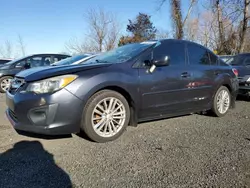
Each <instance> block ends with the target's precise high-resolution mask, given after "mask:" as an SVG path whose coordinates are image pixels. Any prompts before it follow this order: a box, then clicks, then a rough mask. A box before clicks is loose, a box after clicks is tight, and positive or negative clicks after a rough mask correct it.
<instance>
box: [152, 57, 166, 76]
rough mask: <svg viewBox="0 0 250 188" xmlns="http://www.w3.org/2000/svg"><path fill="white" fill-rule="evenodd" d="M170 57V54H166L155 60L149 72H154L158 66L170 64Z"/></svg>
mask: <svg viewBox="0 0 250 188" xmlns="http://www.w3.org/2000/svg"><path fill="white" fill-rule="evenodd" d="M169 61H170V58H169V56H165V57H164V58H162V59H156V60H153V62H152V64H151V67H150V68H149V70H148V71H149V72H150V73H153V72H154V70H155V68H156V67H163V66H168V65H169Z"/></svg>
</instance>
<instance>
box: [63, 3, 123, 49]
mask: <svg viewBox="0 0 250 188" xmlns="http://www.w3.org/2000/svg"><path fill="white" fill-rule="evenodd" d="M84 18H85V21H86V23H87V27H88V28H89V29H88V30H87V31H86V32H85V33H84V34H85V37H84V40H82V39H81V40H79V39H77V38H73V39H71V40H70V41H69V42H67V43H66V49H67V50H68V51H70V52H71V53H84V52H102V51H107V50H111V49H113V48H114V47H116V45H117V43H118V40H119V37H120V31H121V26H120V23H119V21H118V19H117V16H116V15H114V14H112V13H111V12H106V11H104V10H103V9H101V8H99V9H90V10H88V11H87V12H86V13H85V14H84Z"/></svg>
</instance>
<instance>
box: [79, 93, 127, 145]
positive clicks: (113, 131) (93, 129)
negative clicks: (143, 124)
mask: <svg viewBox="0 0 250 188" xmlns="http://www.w3.org/2000/svg"><path fill="white" fill-rule="evenodd" d="M129 119H130V109H129V105H128V102H127V100H126V99H125V98H124V97H123V96H122V95H121V94H120V93H118V92H115V91H112V90H102V91H100V92H97V93H96V94H94V95H93V96H92V97H91V98H90V99H89V100H88V102H87V104H86V106H85V108H84V111H83V116H82V123H81V129H82V130H83V131H84V132H85V133H86V135H87V136H88V137H89V138H90V139H91V140H93V141H96V142H108V141H112V140H115V139H116V138H118V137H119V136H120V135H121V134H122V133H123V132H124V130H125V128H126V127H127V126H128V123H129Z"/></svg>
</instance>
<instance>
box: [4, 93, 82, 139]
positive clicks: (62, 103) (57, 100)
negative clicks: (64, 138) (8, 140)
mask: <svg viewBox="0 0 250 188" xmlns="http://www.w3.org/2000/svg"><path fill="white" fill-rule="evenodd" d="M6 104H7V106H8V108H7V110H6V115H7V117H8V119H9V121H10V122H11V124H12V125H13V127H14V129H16V130H21V131H26V132H32V133H38V134H45V135H64V134H71V133H77V132H79V131H80V123H81V116H82V110H83V101H81V100H80V99H78V98H77V97H76V96H74V95H73V94H71V93H70V92H69V91H67V90H66V89H62V90H60V91H58V92H56V93H53V94H42V95H37V94H33V93H16V94H15V95H12V94H10V93H9V92H7V93H6Z"/></svg>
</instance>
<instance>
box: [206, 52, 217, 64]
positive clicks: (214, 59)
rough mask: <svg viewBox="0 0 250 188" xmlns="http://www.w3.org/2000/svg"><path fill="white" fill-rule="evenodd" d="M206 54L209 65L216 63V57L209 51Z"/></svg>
mask: <svg viewBox="0 0 250 188" xmlns="http://www.w3.org/2000/svg"><path fill="white" fill-rule="evenodd" d="M208 55H209V57H210V64H211V65H218V57H217V56H216V55H214V54H212V53H210V52H208Z"/></svg>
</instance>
